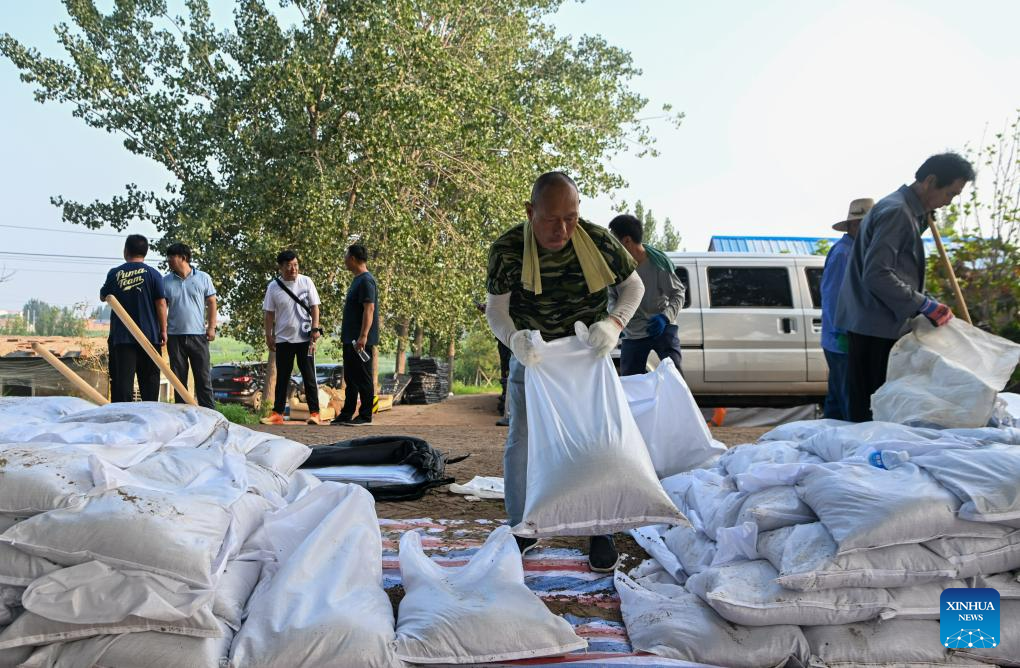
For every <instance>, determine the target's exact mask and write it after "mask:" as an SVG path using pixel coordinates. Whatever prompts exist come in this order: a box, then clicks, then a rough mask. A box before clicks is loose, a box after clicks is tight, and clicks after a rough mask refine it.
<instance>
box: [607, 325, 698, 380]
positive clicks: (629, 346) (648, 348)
mask: <svg viewBox="0 0 1020 668" xmlns="http://www.w3.org/2000/svg"><path fill="white" fill-rule="evenodd" d="M678 331H679V328H678V327H677V326H676V325H666V329H665V330H664V331H663V332H662V334H659V335H658V336H648V337H645V338H643V339H624V340H623V343H622V344H621V348H620V375H621V376H633V375H634V374H638V373H645V371H646V367H647V366H648V353H650V352H652V351H653V350H654V351H655V354H656V355H658V356H659V359H660V360H664V359H666V358H667V357H668V358H669V359H671V360H673V364H674V365H676V370H677V371H679V372H680V373H683V367H681V366H680V359H681V357H680V337H679V336H678V335H677V332H678Z"/></svg>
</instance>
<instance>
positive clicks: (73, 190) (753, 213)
mask: <svg viewBox="0 0 1020 668" xmlns="http://www.w3.org/2000/svg"><path fill="white" fill-rule="evenodd" d="M212 2H213V5H214V10H215V13H214V17H216V18H217V19H220V18H222V19H224V20H229V17H230V11H231V8H232V6H233V5H232V3H231V2H229V1H228V0H212ZM105 4H108V3H100V6H104V5H105ZM171 4H173V3H171ZM65 19H66V15H65V13H64V10H63V5H62V4H61V3H60V2H58V0H34V1H33V2H31V3H28V2H3V3H0V31H3V32H8V33H10V34H12V35H13V36H14V37H16V38H17V39H19V40H21V41H22V42H23V43H25V44H28V45H31V46H34V47H37V48H39V49H40V50H41V51H42V52H43V53H44V54H46V55H51V56H58V55H60V50H59V47H58V46H57V45H56V40H55V37H54V36H53V26H54V25H55V24H56V23H58V22H60V21H62V20H65ZM552 22H553V23H554V25H555V26H556V27H557V28H558V30H559V31H560V32H561V33H562V34H571V35H574V36H578V35H582V34H601V35H602V36H604V37H605V38H606V39H607V40H608V41H609V43H611V44H613V45H615V46H618V47H621V48H623V49H625V50H627V51H629V52H630V53H631V55H632V56H633V59H634V62H635V64H636V65H637V66H638V67H639V68H640V69H641V70H642V75H641V76H639V77H637V78H636V79H634V80H633V81H632V82H631V86H632V88H633V89H634V90H636V91H637V92H639V93H640V94H642V95H643V96H645V97H647V98H648V100H649V104H648V107H647V109H646V111H645V113H644V116H648V117H655V116H658V115H659V114H660V112H659V109H660V108H661V106H662V104H663V103H670V104H672V105H673V107H674V109H675V110H677V111H682V112H683V113H684V114H685V119H684V121H683V123H682V124H681V126H680V127H679V128H674V127H672V126H671V125H669V124H667V123H666V122H664V121H662V120H651V121H649V123H650V124H651V127H652V131H653V134H654V135H655V137H656V139H657V148H658V149H659V151H660V153H661V155H660V156H658V157H655V158H652V157H646V158H640V159H639V158H636V157H634V156H632V155H621V156H615V157H613V158H612V159H610V160H609V163H610V165H611V167H612V168H613V169H614V170H615V171H617V172H618V173H620V174H621V175H622V176H623V177H624V178H625V179H626V180H627V181H628V187H627V188H625V189H623V190H622V191H620V192H618V193H616V198H617V200H625V201H627V202H630V203H633V202H635V201H636V200H641V201H642V203H643V204H644V205H645V207H646V208H648V209H651V210H652V212H653V213H654V214H655V216H656V218H657V219H659V220H662V219H663V218H665V217H669V218H670V219H671V220H672V221H673V223H674V224H675V225H676V227H677V229H678V230H679V232H680V234H681V237H682V239H683V246H684V248H685V249H686V250H690V251H702V250H705V249H706V248H707V246H708V241H709V238H710V237H711V236H712V235H713V234H718V235H734V234H737V235H742V234H743V235H791V236H827V235H830V234H832V233H831V231H830V230H829V226H830V225H831V224H832V223H833V222H836V221H837V220H841V219H842V218H844V217H845V214H846V211H847V206H848V204H849V202H850V200H852V199H855V198H858V197H874V198H876V199H878V198H880V197H882V196H884V195H886V194H888V193H890V192H892V191H893V190H895V189H896V188H897V187H899V186H900V185H901V184H902V183H906V182H909V181H910V180H911V178H912V175H913V173H914V171H915V170H916V169H917V167H918V166H919V165H920V163H921V162H922V161H923V160H924V158H925V157H927V156H928V155H930V154H932V153H937V152H940V151H943V150H947V149H952V150H962V149H964V148H965V147H966V146H967V145H968V144H969V145H975V144H979V143H981V142H982V139H984V138H988V137H991V135H992V134H993V133H994V132H995V131H997V130H999V129H1001V128H1002V127H1003V126H1004V125H1005V124H1006V122H1007V121H1008V120H1009V119H1011V118H1012V117H1014V115H1015V114H1016V110H1017V109H1018V108H1020V83H1018V82H1020V78H1018V77H1017V72H1020V40H1017V39H1016V34H1015V32H1016V26H1017V25H1020V2H1016V1H1015V0H973V1H972V2H967V3H963V2H957V1H954V2H949V1H947V0H900V1H896V0H883V1H881V2H879V1H870V0H847V1H837V0H801V1H798V0H774V1H771V2H760V1H756V0H725V1H720V2H711V3H710V2H701V1H695V0H630V1H628V2H620V1H619V0H588V1H587V2H584V3H576V2H567V3H566V4H565V5H564V6H563V7H562V8H561V9H560V11H559V12H558V13H557V15H556V16H555V17H554V18H553V19H552ZM0 99H2V100H3V104H2V105H0V146H2V147H3V155H4V156H5V157H6V159H5V160H3V161H2V163H0V202H3V205H4V206H3V209H2V212H0V240H2V241H0V270H2V269H3V267H4V266H5V265H6V268H7V271H8V272H10V271H13V272H14V275H13V277H12V278H11V279H10V280H9V281H7V282H4V283H0V310H18V309H20V307H21V305H22V304H23V303H24V302H25V301H27V300H28V299H30V298H33V297H34V298H39V299H43V300H44V301H47V302H49V303H52V304H59V305H62V306H68V305H73V304H77V303H82V302H87V303H89V304H96V303H98V301H97V300H98V291H99V287H100V285H101V284H102V282H103V279H104V276H105V273H106V271H107V269H108V268H109V267H111V266H113V265H114V264H116V263H117V259H118V258H119V257H120V254H121V249H122V247H123V241H122V239H123V234H118V233H116V232H115V231H114V230H109V229H107V230H101V231H98V232H88V231H86V230H84V228H81V227H77V226H73V225H70V224H68V223H64V222H62V221H61V219H60V211H59V210H58V209H57V208H56V207H54V206H52V205H51V204H50V201H49V200H50V197H51V196H54V195H61V196H63V197H65V198H67V199H71V200H77V201H86V202H89V201H93V200H97V199H98V200H103V201H105V200H107V199H109V197H110V196H112V195H114V194H119V193H121V192H122V191H123V187H124V184H126V183H129V182H135V183H138V184H139V185H140V186H141V187H142V188H143V189H144V188H153V189H160V188H161V187H162V186H163V185H164V184H165V183H166V182H167V181H168V180H169V179H168V176H167V174H166V173H165V172H164V170H163V169H162V167H160V166H158V165H155V164H154V163H151V162H150V161H148V160H146V159H144V158H140V157H137V156H134V155H132V154H130V153H128V152H127V150H125V149H124V148H123V146H122V145H121V141H122V139H121V138H120V137H117V136H115V135H110V134H107V133H105V132H103V131H101V130H97V129H93V128H90V127H88V126H86V125H85V124H84V123H83V122H82V121H80V120H79V119H76V118H74V117H72V115H71V112H70V109H69V108H67V107H66V106H61V105H57V104H45V105H40V104H38V103H36V102H35V101H34V100H33V97H32V90H31V88H30V87H29V86H27V85H26V84H24V83H22V82H21V81H20V80H19V79H18V73H17V70H16V68H15V67H14V66H13V65H12V64H11V63H10V62H9V61H6V60H0ZM616 211H617V206H616V205H615V204H614V202H613V201H612V200H611V199H610V198H609V197H605V196H604V197H599V198H596V199H593V200H584V201H582V204H581V213H582V215H583V216H585V217H586V218H588V219H590V220H593V221H595V222H599V223H601V224H606V223H608V221H609V220H610V219H611V218H612V216H613V215H614V214H615V212H616ZM21 228H28V229H21ZM128 231H130V232H140V233H142V234H147V235H149V236H150V237H151V236H156V235H155V230H154V229H152V228H151V227H150V226H147V225H143V224H136V225H135V226H133V227H131V228H129V230H128ZM125 233H126V232H125ZM14 252H18V253H39V254H48V255H76V256H89V257H90V258H98V259H89V260H82V259H72V258H54V257H48V258H44V257H32V256H25V255H21V256H17V257H15V256H12V255H9V253H14ZM5 253H8V254H6V255H5ZM213 273H214V272H213ZM214 278H215V276H214Z"/></svg>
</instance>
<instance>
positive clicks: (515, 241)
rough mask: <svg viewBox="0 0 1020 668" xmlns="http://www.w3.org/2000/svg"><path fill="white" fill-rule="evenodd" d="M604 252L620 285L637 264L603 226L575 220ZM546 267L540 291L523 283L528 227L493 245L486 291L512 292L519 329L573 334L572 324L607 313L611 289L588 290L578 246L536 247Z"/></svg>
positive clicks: (547, 336) (547, 337) (512, 309)
mask: <svg viewBox="0 0 1020 668" xmlns="http://www.w3.org/2000/svg"><path fill="white" fill-rule="evenodd" d="M577 224H578V225H581V226H583V227H584V230H585V231H586V232H587V233H588V235H589V236H590V237H591V239H592V241H594V242H595V245H596V246H597V247H598V249H599V250H600V251H601V252H602V256H603V257H604V258H605V259H606V264H608V265H609V269H610V271H612V272H613V274H615V275H616V283H617V284H618V283H619V282H620V281H622V280H624V279H625V278H627V277H628V276H630V275H631V273H632V272H633V271H634V269H635V268H636V264H635V263H634V258H632V257H631V255H630V253H628V252H627V249H626V248H624V247H623V246H622V245H620V242H619V241H617V240H616V237H614V236H613V235H612V233H611V232H610V231H609V230H608V229H606V228H604V227H599V226H598V225H595V224H593V223H589V222H588V221H585V220H580V221H578V223H577ZM538 257H539V262H540V264H541V267H542V294H540V295H536V294H535V293H533V292H529V291H527V290H525V289H524V286H523V285H521V273H522V269H523V267H524V225H523V224H521V225H517V226H516V227H512V228H510V229H509V230H507V231H506V232H504V233H503V235H502V236H501V237H499V238H498V239H496V241H495V242H493V244H492V247H491V248H490V249H489V271H488V278H487V280H486V290H487V291H488V292H489V294H493V295H503V294H506V293H508V292H509V293H510V317H511V318H512V319H513V321H514V326H515V327H517V329H534V330H538V331H539V332H541V333H542V337H543V338H544V339H545V340H546V341H551V340H553V339H560V338H563V337H565V336H573V335H574V323H575V322H577V321H579V320H580V321H581V322H583V323H584V324H585V325H588V326H589V327H590V326H591V325H593V324H594V323H595V322H597V321H598V320H601V319H603V318H605V317H606V316H607V315H608V310H607V306H608V297H607V294H608V290H600V291H599V292H596V293H594V294H589V293H588V286H587V284H586V283H585V281H584V274H583V273H582V272H581V263H580V262H579V261H578V260H577V254H576V253H575V252H574V245H573V244H572V243H570V244H567V245H566V246H565V247H563V248H562V249H561V250H558V251H552V250H547V249H545V248H542V247H541V246H539V247H538Z"/></svg>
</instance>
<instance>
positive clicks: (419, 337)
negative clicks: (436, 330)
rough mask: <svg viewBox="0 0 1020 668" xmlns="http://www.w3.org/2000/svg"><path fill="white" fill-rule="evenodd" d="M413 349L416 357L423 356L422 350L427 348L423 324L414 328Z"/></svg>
mask: <svg viewBox="0 0 1020 668" xmlns="http://www.w3.org/2000/svg"><path fill="white" fill-rule="evenodd" d="M411 350H412V351H413V352H414V356H415V357H421V354H422V352H423V351H424V350H425V332H424V330H422V328H421V326H417V327H415V328H414V346H413V347H412V349H411Z"/></svg>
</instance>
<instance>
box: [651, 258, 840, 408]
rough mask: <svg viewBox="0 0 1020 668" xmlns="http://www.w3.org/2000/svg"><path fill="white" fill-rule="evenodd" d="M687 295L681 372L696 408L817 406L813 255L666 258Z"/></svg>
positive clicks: (818, 321) (818, 272) (817, 298)
mask: <svg viewBox="0 0 1020 668" xmlns="http://www.w3.org/2000/svg"><path fill="white" fill-rule="evenodd" d="M668 255H669V257H670V259H671V260H673V264H675V265H676V273H677V276H679V277H680V280H681V281H683V283H684V285H685V287H686V288H687V296H686V303H685V304H684V308H683V310H682V311H681V312H680V316H679V322H678V325H679V333H680V344H681V346H682V347H683V373H684V378H685V380H686V381H687V384H688V385H689V386H690V388H691V391H692V392H693V393H694V395H695V396H696V397H697V399H698V403H699V404H701V405H702V406H729V407H737V406H781V405H798V404H805V403H812V402H818V401H822V399H823V398H824V397H825V392H826V381H827V379H828V367H827V366H826V364H825V356H824V355H823V354H822V349H821V344H820V341H821V332H822V311H821V306H822V300H821V282H822V266H823V265H824V263H825V257H823V256H820V255H785V254H778V255H775V254H754V253H716V252H708V253H668Z"/></svg>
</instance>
